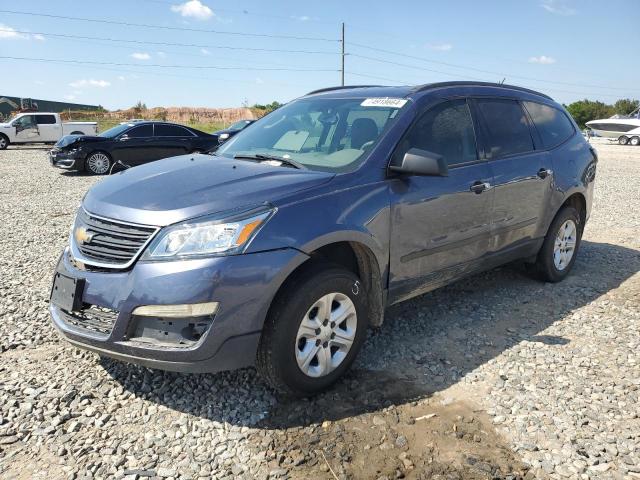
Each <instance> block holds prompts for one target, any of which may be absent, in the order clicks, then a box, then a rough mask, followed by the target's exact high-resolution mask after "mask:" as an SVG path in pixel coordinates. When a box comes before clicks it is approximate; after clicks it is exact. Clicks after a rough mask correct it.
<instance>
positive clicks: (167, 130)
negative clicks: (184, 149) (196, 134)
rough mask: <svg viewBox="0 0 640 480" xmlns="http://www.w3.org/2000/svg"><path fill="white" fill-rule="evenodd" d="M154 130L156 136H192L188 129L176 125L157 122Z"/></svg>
mask: <svg viewBox="0 0 640 480" xmlns="http://www.w3.org/2000/svg"><path fill="white" fill-rule="evenodd" d="M154 132H155V133H154V135H155V136H156V137H193V134H192V133H191V132H190V131H189V130H187V129H186V128H183V127H179V126H178V125H166V124H158V125H156V126H155V129H154Z"/></svg>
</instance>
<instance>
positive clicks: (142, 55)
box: [131, 52, 151, 60]
mask: <svg viewBox="0 0 640 480" xmlns="http://www.w3.org/2000/svg"><path fill="white" fill-rule="evenodd" d="M131 58H135V59H136V60H149V59H150V58H151V55H149V54H148V53H145V52H136V53H132V54H131Z"/></svg>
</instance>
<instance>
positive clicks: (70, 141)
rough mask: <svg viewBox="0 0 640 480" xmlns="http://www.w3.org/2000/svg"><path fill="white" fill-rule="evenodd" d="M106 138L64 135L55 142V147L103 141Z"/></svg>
mask: <svg viewBox="0 0 640 480" xmlns="http://www.w3.org/2000/svg"><path fill="white" fill-rule="evenodd" d="M105 140H108V139H107V138H105V137H97V136H92V135H65V136H64V137H62V138H61V139H60V140H58V142H57V143H56V145H55V146H56V147H58V148H65V147H70V146H79V144H83V143H93V142H104V141H105Z"/></svg>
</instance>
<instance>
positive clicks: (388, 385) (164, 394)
mask: <svg viewBox="0 0 640 480" xmlns="http://www.w3.org/2000/svg"><path fill="white" fill-rule="evenodd" d="M603 267H604V268H603ZM638 271H640V255H639V254H638V251H636V250H633V249H629V248H625V247H622V246H619V245H612V244H608V243H597V242H590V241H583V243H582V246H581V250H580V254H579V257H578V259H577V261H576V264H575V266H574V270H573V272H572V274H571V275H570V276H569V277H567V278H566V279H565V280H564V281H563V282H561V283H557V284H549V283H543V282H539V281H537V280H534V279H532V278H531V277H530V276H529V275H528V274H527V273H526V271H525V269H524V267H523V266H522V265H518V264H512V265H507V266H504V267H500V268H498V269H495V270H492V271H489V272H485V273H482V274H478V275H474V276H471V277H469V278H466V279H464V280H461V281H459V282H456V283H454V284H451V285H449V286H447V287H444V288H441V289H438V290H436V291H433V292H430V293H427V294H425V295H422V296H420V297H418V298H415V299H412V300H409V301H406V302H403V303H401V304H398V305H396V306H393V307H391V308H389V309H388V310H387V314H386V319H385V323H384V324H383V326H382V327H381V328H379V329H377V330H375V331H372V332H371V333H370V334H369V337H368V339H367V341H366V343H365V345H364V347H363V350H362V351H361V352H360V355H359V357H358V360H357V361H356V363H355V365H354V367H353V368H352V369H351V371H350V372H348V373H347V374H346V375H345V377H344V378H343V380H341V381H340V382H338V384H337V385H336V386H335V387H333V388H332V389H330V390H329V391H327V392H325V393H322V394H320V395H317V396H315V397H312V398H303V399H297V398H278V397H277V396H276V397H273V398H274V399H273V401H272V403H271V405H272V407H271V408H270V409H269V411H268V412H267V413H266V414H265V412H264V402H261V401H254V399H253V398H252V393H251V385H254V384H263V383H262V380H261V379H260V377H259V376H258V375H257V374H256V373H255V371H254V370H253V369H244V370H240V371H236V372H225V373H220V374H212V375H192V376H188V377H189V378H186V377H187V376H185V375H181V374H176V373H170V372H160V371H153V370H148V369H145V368H143V367H138V366H134V365H130V364H124V363H121V362H117V361H113V360H110V359H106V358H105V359H101V362H102V365H103V367H104V369H105V370H106V372H107V373H108V374H109V375H111V376H112V377H113V378H114V379H115V380H116V381H117V382H118V383H120V384H121V385H122V386H123V387H124V388H125V389H127V390H128V391H129V392H131V393H133V394H134V395H136V396H142V397H144V398H146V399H148V400H150V401H153V402H157V403H160V404H165V405H167V406H169V407H171V408H174V409H178V410H180V411H183V412H185V413H189V414H192V415H195V416H198V417H201V418H208V419H211V420H215V421H218V422H229V423H232V424H237V425H253V426H258V427H261V428H266V429H279V428H286V427H300V426H307V425H309V424H312V423H316V422H322V421H325V420H330V421H334V420H339V419H342V418H346V417H350V416H354V415H359V414H363V413H369V412H375V411H378V410H380V409H382V408H385V407H387V406H390V405H399V404H405V403H408V402H411V401H415V400H420V399H424V398H427V397H429V396H431V395H433V394H434V393H436V392H440V391H443V390H445V389H446V388H448V387H449V386H451V385H453V384H455V383H457V382H459V381H460V379H461V378H463V377H464V376H465V375H468V374H470V373H472V372H473V371H474V370H475V369H476V368H478V367H479V366H481V365H483V364H484V363H486V362H488V361H490V360H491V359H493V358H495V357H496V356H498V355H499V354H500V353H501V352H503V351H505V350H507V349H509V348H511V347H513V346H514V345H516V344H518V343H520V342H522V341H529V342H539V343H541V344H545V345H550V346H562V345H566V344H567V343H568V342H569V340H568V339H566V338H563V337H557V336H553V335H547V334H544V333H542V332H543V331H544V330H545V329H546V328H547V327H549V326H550V325H552V324H553V323H555V322H557V321H559V320H561V319H562V318H564V317H565V316H566V315H568V314H569V313H570V312H572V311H573V310H576V309H578V308H580V307H582V306H584V305H586V304H588V303H590V302H592V301H594V300H596V299H597V298H598V297H600V296H602V295H604V294H606V293H607V292H609V291H610V290H612V289H615V288H617V287H618V286H619V285H620V284H621V283H622V282H624V281H625V280H626V279H628V278H630V277H631V276H633V275H634V274H635V273H636V272H638ZM487 299H488V300H487ZM504 299H510V301H504ZM512 299H518V300H519V302H513V301H512ZM488 302H490V304H488ZM425 352H427V353H425ZM154 385H155V386H157V387H158V388H159V389H158V390H156V387H154ZM207 386H211V387H212V388H210V389H209V388H207ZM248 386H249V387H248ZM239 390H240V391H242V392H244V394H242V395H240V398H243V399H244V403H243V404H241V405H237V404H236V405H232V406H226V407H225V406H223V407H221V408H211V405H216V404H217V405H219V402H218V400H219V399H220V398H221V396H223V397H224V396H225V395H227V393H226V392H229V396H230V397H236V398H237V397H238V391H239ZM260 390H263V389H260ZM180 396H182V397H183V398H184V399H185V401H177V402H176V397H180ZM189 399H191V400H189ZM196 399H197V400H196ZM187 400H189V401H187ZM238 408H242V409H245V410H246V411H245V414H243V415H241V416H238V415H235V412H236V409H238ZM252 409H253V410H255V411H252Z"/></svg>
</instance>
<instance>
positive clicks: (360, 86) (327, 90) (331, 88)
mask: <svg viewBox="0 0 640 480" xmlns="http://www.w3.org/2000/svg"><path fill="white" fill-rule="evenodd" d="M381 86H382V85H343V86H341V87H327V88H319V89H318V90H313V91H312V92H309V93H307V94H306V95H305V97H306V96H307V95H313V94H314V93H322V92H330V91H331V90H344V89H347V88H368V87H381Z"/></svg>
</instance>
